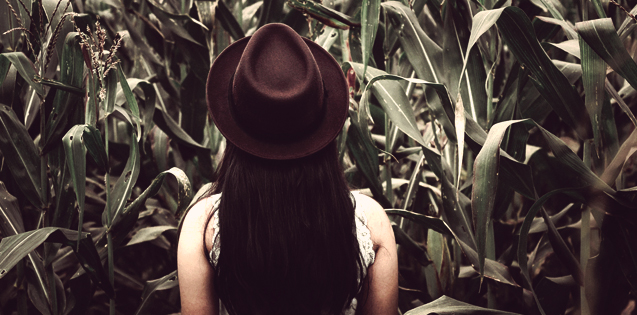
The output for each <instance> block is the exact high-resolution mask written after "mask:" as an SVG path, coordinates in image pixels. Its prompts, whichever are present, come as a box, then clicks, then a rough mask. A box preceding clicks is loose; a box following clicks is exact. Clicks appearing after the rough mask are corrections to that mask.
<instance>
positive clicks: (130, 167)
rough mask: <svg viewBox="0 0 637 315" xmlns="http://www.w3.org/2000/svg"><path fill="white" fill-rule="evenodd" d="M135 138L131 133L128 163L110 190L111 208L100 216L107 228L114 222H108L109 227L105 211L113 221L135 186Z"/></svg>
mask: <svg viewBox="0 0 637 315" xmlns="http://www.w3.org/2000/svg"><path fill="white" fill-rule="evenodd" d="M136 138H137V136H136V134H135V132H132V133H131V139H130V152H129V156H128V161H127V162H126V166H125V167H124V170H123V171H122V174H121V175H120V176H119V178H118V179H117V182H116V183H115V185H114V186H113V189H112V190H111V196H110V197H111V208H110V209H106V210H105V212H104V214H103V215H102V224H104V225H105V226H107V227H108V228H111V227H112V223H113V222H114V221H111V222H110V223H111V225H109V224H108V223H109V222H108V220H106V218H107V216H106V211H110V215H111V218H113V220H114V218H116V217H117V216H119V215H120V212H122V211H124V208H125V206H126V202H127V201H128V198H129V197H130V195H131V193H132V192H133V187H134V186H135V183H136V182H137V177H138V176H139V171H140V153H139V145H138V144H137V140H136ZM107 189H108V188H107Z"/></svg>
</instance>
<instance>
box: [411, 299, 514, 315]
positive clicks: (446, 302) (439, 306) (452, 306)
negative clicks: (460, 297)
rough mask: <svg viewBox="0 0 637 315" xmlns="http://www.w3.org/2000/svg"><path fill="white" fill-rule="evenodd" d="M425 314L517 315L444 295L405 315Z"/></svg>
mask: <svg viewBox="0 0 637 315" xmlns="http://www.w3.org/2000/svg"><path fill="white" fill-rule="evenodd" d="M427 314H439V315H458V314H485V315H486V314H494V315H514V314H517V313H509V312H504V311H498V310H494V309H487V308H483V307H479V306H475V305H471V304H468V303H464V302H460V301H457V300H454V299H452V298H450V297H448V296H446V295H443V296H442V297H440V298H438V299H437V300H435V301H433V302H430V303H427V304H425V305H422V306H419V307H416V308H414V309H412V310H410V311H409V312H406V313H405V315H427Z"/></svg>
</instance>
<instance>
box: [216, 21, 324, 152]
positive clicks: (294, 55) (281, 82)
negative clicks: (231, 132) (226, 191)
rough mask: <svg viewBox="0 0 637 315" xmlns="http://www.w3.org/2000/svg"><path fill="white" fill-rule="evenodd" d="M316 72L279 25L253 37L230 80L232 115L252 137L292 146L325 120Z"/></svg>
mask: <svg viewBox="0 0 637 315" xmlns="http://www.w3.org/2000/svg"><path fill="white" fill-rule="evenodd" d="M324 93H325V91H324V87H323V80H322V78H321V72H320V71H319V68H318V65H317V63H316V61H315V59H314V57H313V55H312V52H311V51H310V49H309V48H308V46H307V45H306V43H305V41H304V40H303V39H302V38H301V37H300V36H299V35H298V34H296V32H295V31H294V30H292V29H291V28H289V27H288V26H286V25H283V24H270V25H266V26H263V27H261V28H260V29H259V30H258V31H257V32H255V33H254V35H252V38H251V39H250V41H249V42H248V44H247V46H246V48H245V51H244V52H243V54H242V56H241V59H240V61H239V64H238V65H237V69H236V71H235V73H234V78H233V80H232V86H231V93H230V94H231V95H230V98H231V100H229V101H230V102H231V103H232V108H231V111H232V115H233V117H234V119H235V120H236V121H237V123H238V124H239V125H240V126H241V128H242V129H244V130H245V132H246V133H249V134H251V135H252V136H253V137H255V138H259V139H263V140H267V141H271V142H286V141H294V140H296V139H298V138H300V137H303V136H304V135H307V134H308V133H310V132H312V131H313V130H314V129H315V128H316V127H317V125H318V124H319V123H320V121H321V120H322V119H323V118H324V117H323V116H324V107H325V104H324V101H323V100H324Z"/></svg>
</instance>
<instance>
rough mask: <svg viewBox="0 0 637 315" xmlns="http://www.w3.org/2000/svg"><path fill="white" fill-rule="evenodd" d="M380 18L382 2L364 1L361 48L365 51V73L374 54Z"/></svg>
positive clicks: (376, 0) (363, 73) (377, 0)
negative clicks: (373, 48)
mask: <svg viewBox="0 0 637 315" xmlns="http://www.w3.org/2000/svg"><path fill="white" fill-rule="evenodd" d="M379 16H380V0H363V3H362V6H361V21H362V22H363V23H362V26H361V46H362V49H363V72H362V76H363V77H364V76H365V72H366V71H367V62H368V61H369V56H371V53H372V46H373V45H374V39H375V38H376V30H378V19H379Z"/></svg>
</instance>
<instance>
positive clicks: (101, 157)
mask: <svg viewBox="0 0 637 315" xmlns="http://www.w3.org/2000/svg"><path fill="white" fill-rule="evenodd" d="M83 136H84V146H85V147H86V150H87V151H88V153H89V154H90V155H91V157H92V158H93V161H95V163H96V164H97V166H99V167H100V169H101V170H102V171H104V172H106V171H108V170H109V166H108V156H106V149H105V148H104V142H103V141H102V134H101V133H100V131H99V130H97V128H95V127H93V126H90V125H85V126H84V130H83Z"/></svg>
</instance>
